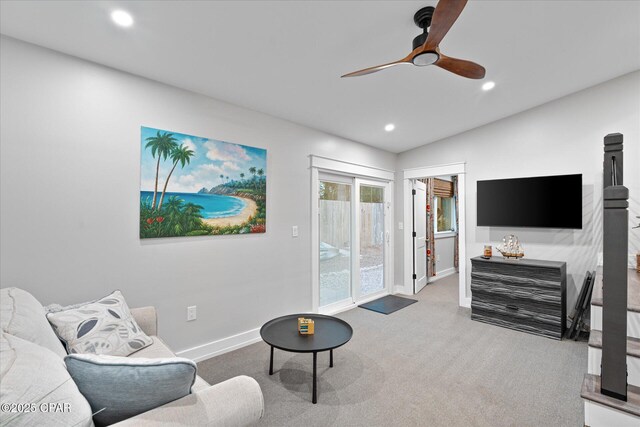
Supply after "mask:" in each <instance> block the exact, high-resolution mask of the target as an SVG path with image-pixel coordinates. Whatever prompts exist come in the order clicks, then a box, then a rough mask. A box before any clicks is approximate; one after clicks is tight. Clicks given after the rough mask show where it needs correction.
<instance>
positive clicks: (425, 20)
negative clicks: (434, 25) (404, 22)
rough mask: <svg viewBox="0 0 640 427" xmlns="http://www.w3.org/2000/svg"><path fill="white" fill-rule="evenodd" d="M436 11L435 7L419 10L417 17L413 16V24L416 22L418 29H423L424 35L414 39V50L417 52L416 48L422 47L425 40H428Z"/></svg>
mask: <svg viewBox="0 0 640 427" xmlns="http://www.w3.org/2000/svg"><path fill="white" fill-rule="evenodd" d="M434 10H435V7H433V6H427V7H423V8H422V9H420V10H418V11H417V12H416V13H415V15H413V22H415V23H416V25H417V26H418V27H420V28H422V34H420V35H418V36H417V37H416V38H414V39H413V49H412V50H415V49H416V48H418V47H420V46H422V45H423V44H424V42H425V40H427V36H428V35H429V32H428V31H427V29H428V28H429V26H430V25H431V18H432V17H433V11H434Z"/></svg>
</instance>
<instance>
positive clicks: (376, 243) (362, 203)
mask: <svg viewBox="0 0 640 427" xmlns="http://www.w3.org/2000/svg"><path fill="white" fill-rule="evenodd" d="M359 190H360V191H359V193H360V200H359V214H360V216H359V221H358V222H359V233H360V234H359V240H360V247H359V249H360V263H359V264H360V269H359V270H360V271H359V279H360V280H359V282H360V292H359V294H360V297H364V296H367V295H370V294H374V293H377V292H381V291H384V289H385V281H384V259H385V257H384V246H385V236H386V234H385V227H384V223H385V221H384V214H385V212H384V210H385V203H384V188H383V187H378V186H374V185H367V184H360V187H359Z"/></svg>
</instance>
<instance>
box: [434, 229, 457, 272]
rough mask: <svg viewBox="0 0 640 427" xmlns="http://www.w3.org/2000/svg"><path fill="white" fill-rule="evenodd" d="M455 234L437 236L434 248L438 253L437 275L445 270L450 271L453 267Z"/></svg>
mask: <svg viewBox="0 0 640 427" xmlns="http://www.w3.org/2000/svg"><path fill="white" fill-rule="evenodd" d="M455 245H456V239H455V236H447V237H439V236H438V235H436V236H435V243H434V246H435V248H434V250H435V253H436V277H437V276H438V274H441V273H443V272H445V273H446V272H449V271H450V270H451V269H452V268H453V258H454V248H455Z"/></svg>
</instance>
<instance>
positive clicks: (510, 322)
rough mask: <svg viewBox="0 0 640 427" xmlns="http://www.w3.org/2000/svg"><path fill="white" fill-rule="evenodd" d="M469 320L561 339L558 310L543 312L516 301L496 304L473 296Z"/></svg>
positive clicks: (560, 316)
mask: <svg viewBox="0 0 640 427" xmlns="http://www.w3.org/2000/svg"><path fill="white" fill-rule="evenodd" d="M471 318H472V319H473V320H479V321H483V322H487V323H491V324H494V325H498V326H503V327H506V328H511V329H517V330H520V331H525V332H529V333H533V334H538V335H544V336H547V337H551V338H557V339H560V338H561V337H562V331H563V328H562V312H561V310H560V309H559V308H554V309H546V310H543V309H541V308H540V307H532V306H530V305H527V304H525V303H522V302H519V301H516V300H514V301H510V302H507V301H500V302H497V301H487V300H485V299H483V298H482V297H481V296H478V297H475V296H474V298H473V300H472V302H471Z"/></svg>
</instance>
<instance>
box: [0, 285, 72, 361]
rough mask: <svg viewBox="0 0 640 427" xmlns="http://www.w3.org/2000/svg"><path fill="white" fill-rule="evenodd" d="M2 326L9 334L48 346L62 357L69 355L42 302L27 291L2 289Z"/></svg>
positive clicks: (0, 304)
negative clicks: (54, 330) (49, 320)
mask: <svg viewBox="0 0 640 427" xmlns="http://www.w3.org/2000/svg"><path fill="white" fill-rule="evenodd" d="M0 327H2V331H3V332H5V333H7V334H10V335H13V336H16V337H18V338H22V339H24V340H27V341H30V342H32V343H35V344H38V345H41V346H43V347H45V348H48V349H49V350H51V351H53V352H54V353H55V354H57V355H58V356H59V357H60V358H63V357H64V356H66V355H67V353H66V351H65V350H64V347H63V346H62V343H61V342H60V340H59V339H58V337H57V336H56V334H55V333H54V332H53V330H52V329H51V325H50V324H49V322H47V318H46V317H45V311H44V308H43V307H42V304H40V303H39V302H38V300H37V299H35V297H34V296H33V295H31V294H30V293H29V292H27V291H24V290H22V289H19V288H2V289H0Z"/></svg>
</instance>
